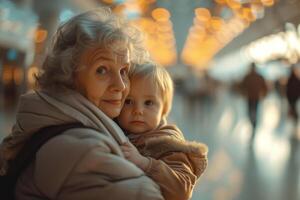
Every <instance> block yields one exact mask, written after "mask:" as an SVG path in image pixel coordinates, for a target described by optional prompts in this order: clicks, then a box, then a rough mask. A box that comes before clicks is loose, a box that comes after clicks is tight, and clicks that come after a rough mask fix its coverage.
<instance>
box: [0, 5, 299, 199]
mask: <svg viewBox="0 0 300 200" xmlns="http://www.w3.org/2000/svg"><path fill="white" fill-rule="evenodd" d="M101 6H108V7H110V8H111V10H112V12H114V13H116V14H118V15H121V16H123V17H125V18H126V19H128V20H129V21H130V22H131V23H133V24H134V25H135V26H136V27H138V28H139V29H140V30H141V31H142V32H143V33H144V35H145V46H146V48H147V50H148V51H149V54H150V56H151V58H152V59H153V60H154V61H155V62H158V63H159V64H161V65H162V66H164V67H165V68H166V69H167V71H168V72H169V73H170V75H171V77H172V79H173V82H174V86H175V94H174V99H173V106H172V110H171V113H170V116H169V118H168V122H169V123H173V124H176V125H177V126H178V127H179V128H180V130H182V132H183V134H184V136H185V138H186V139H187V140H191V141H198V142H203V143H205V144H207V146H208V148H209V153H208V167H207V169H206V171H205V173H204V174H203V175H202V176H201V178H200V179H199V181H198V182H197V184H196V186H195V188H194V192H193V196H192V198H191V199H192V200H253V199H255V200H299V199H300V172H299V171H300V122H299V117H298V116H299V115H300V102H299V97H300V0H51V1H47V0H0V130H1V132H0V139H1V140H2V139H3V138H4V137H6V136H7V135H8V134H9V133H10V131H11V129H12V126H13V124H14V122H15V117H16V116H15V114H16V109H17V105H18V98H19V96H20V95H21V94H23V93H25V92H29V91H31V90H34V89H35V76H34V75H35V74H36V73H37V72H38V70H39V68H40V66H41V65H42V63H43V60H44V58H45V56H44V55H45V52H46V51H47V44H49V42H50V40H51V36H52V35H53V33H54V31H55V29H56V28H57V27H58V26H59V24H61V23H64V22H65V21H66V20H68V19H69V18H71V17H72V16H74V15H76V14H78V13H80V12H83V11H86V10H89V9H93V8H96V7H101ZM252 67H254V68H252ZM253 69H254V71H252V70H253ZM253 74H255V75H253ZM292 75H294V76H292ZM249 76H257V77H260V79H261V80H262V81H261V84H260V83H259V81H257V82H256V81H253V79H247V78H246V77H249ZM291 79H293V80H291ZM247 80H252V82H250V83H248V82H247ZM292 81H294V82H295V84H294V85H292V84H290V82H292ZM297 83H298V84H297ZM247 85H251V87H247ZM290 85H292V86H290ZM249 91H254V92H253V93H257V92H260V91H261V92H260V98H257V99H256V100H255V103H254V104H255V106H253V104H251V100H249V99H251V98H252V97H251V95H249V93H251V92H249ZM255 91H256V92H255ZM288 91H289V92H288ZM254 96H255V95H254ZM249 102H250V103H249ZM291 102H293V104H292V103H291ZM174 192H175V191H174ZM0 198H1V197H0Z"/></svg>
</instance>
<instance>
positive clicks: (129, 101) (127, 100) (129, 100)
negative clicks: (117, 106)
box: [125, 99, 133, 105]
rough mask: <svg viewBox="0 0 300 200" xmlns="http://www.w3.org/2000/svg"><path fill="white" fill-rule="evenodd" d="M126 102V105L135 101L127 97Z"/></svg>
mask: <svg viewBox="0 0 300 200" xmlns="http://www.w3.org/2000/svg"><path fill="white" fill-rule="evenodd" d="M125 104H126V105H132V104H133V101H132V100H131V99H125Z"/></svg>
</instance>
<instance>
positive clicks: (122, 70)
mask: <svg viewBox="0 0 300 200" xmlns="http://www.w3.org/2000/svg"><path fill="white" fill-rule="evenodd" d="M120 73H121V75H122V76H127V75H128V67H124V68H122V69H121V71H120Z"/></svg>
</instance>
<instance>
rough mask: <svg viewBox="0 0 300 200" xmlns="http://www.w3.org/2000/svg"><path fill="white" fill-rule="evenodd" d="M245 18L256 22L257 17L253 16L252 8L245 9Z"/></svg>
mask: <svg viewBox="0 0 300 200" xmlns="http://www.w3.org/2000/svg"><path fill="white" fill-rule="evenodd" d="M242 12H243V18H244V19H246V20H247V21H251V22H252V21H255V19H256V17H255V16H254V15H253V13H252V10H251V8H243V11H242Z"/></svg>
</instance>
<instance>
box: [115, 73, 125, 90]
mask: <svg viewBox="0 0 300 200" xmlns="http://www.w3.org/2000/svg"><path fill="white" fill-rule="evenodd" d="M126 87H127V84H126V82H125V81H124V80H123V77H122V76H121V75H115V76H114V79H113V80H112V88H113V90H114V91H123V90H125V89H126Z"/></svg>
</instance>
